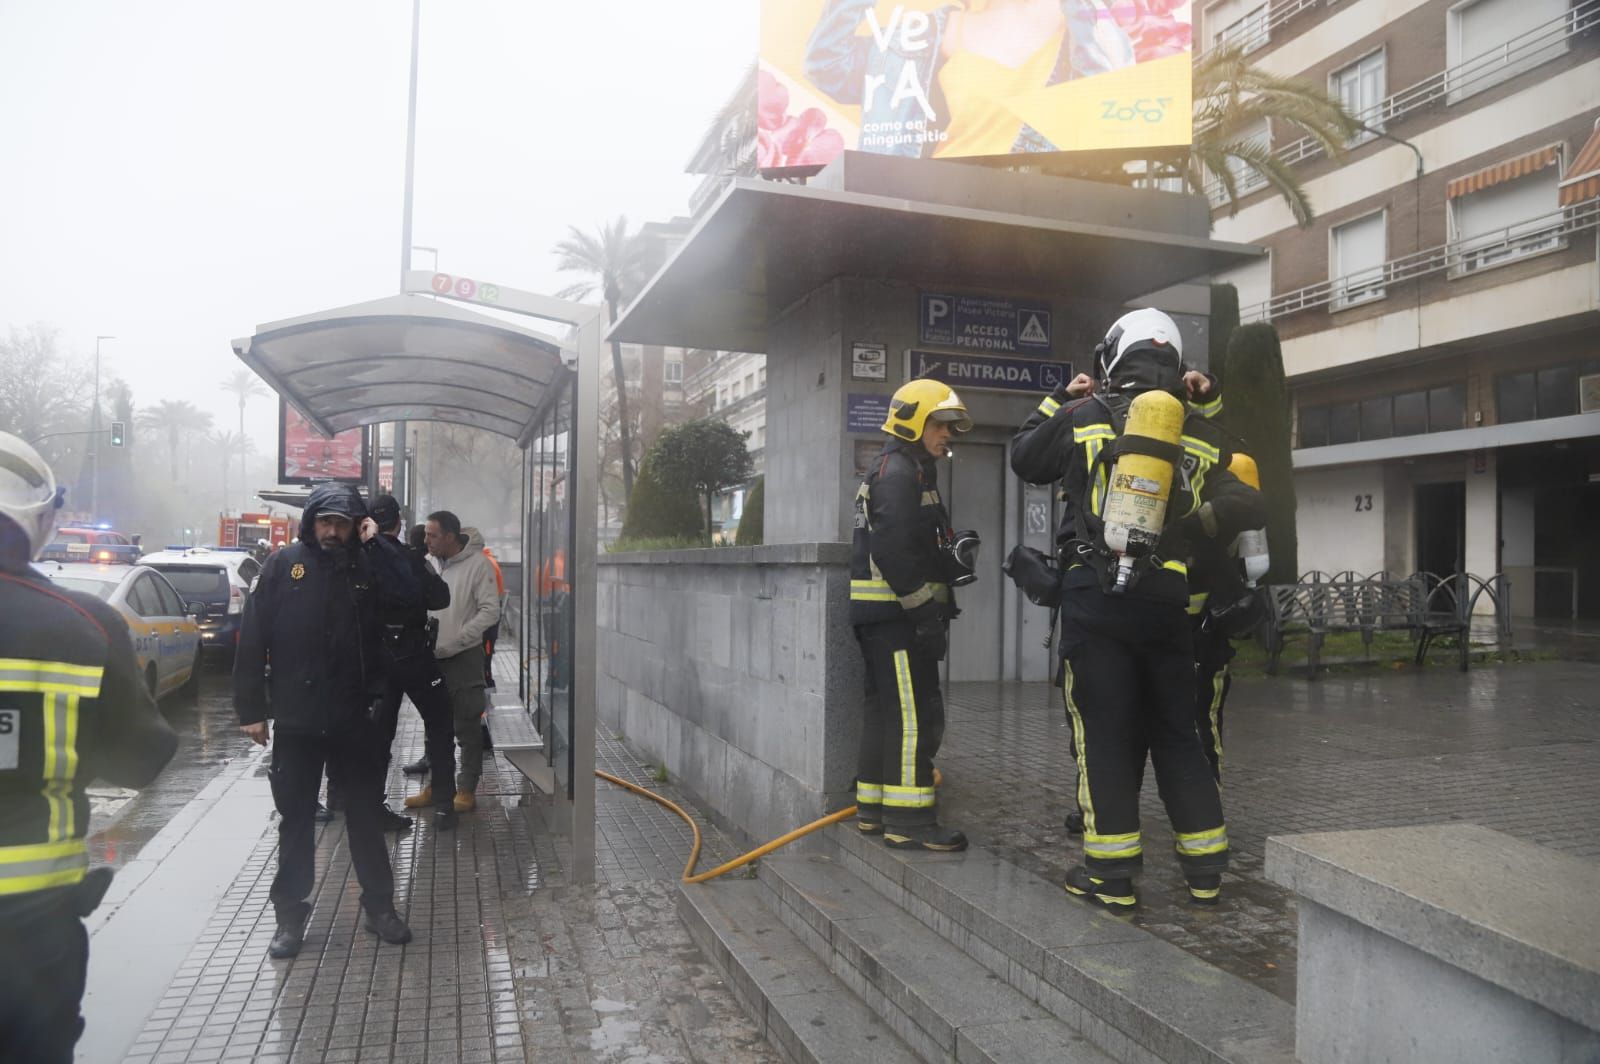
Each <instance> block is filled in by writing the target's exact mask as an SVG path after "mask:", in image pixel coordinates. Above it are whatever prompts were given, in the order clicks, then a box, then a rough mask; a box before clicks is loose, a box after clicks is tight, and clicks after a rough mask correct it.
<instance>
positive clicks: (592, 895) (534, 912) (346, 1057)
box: [126, 709, 778, 1064]
mask: <svg viewBox="0 0 1600 1064" xmlns="http://www.w3.org/2000/svg"><path fill="white" fill-rule="evenodd" d="M420 747H421V724H420V721H418V719H417V717H416V715H415V714H414V713H412V712H411V711H410V710H409V709H407V710H405V711H404V712H403V718H402V735H401V739H400V741H399V742H398V743H397V744H396V752H397V764H396V766H395V768H394V769H393V771H392V774H391V777H390V781H389V794H390V799H391V802H392V803H394V804H398V801H399V798H400V797H402V796H403V795H404V794H406V793H409V792H410V791H413V790H415V789H416V784H415V783H414V782H412V781H408V780H406V779H405V778H404V777H402V776H401V774H400V772H399V767H398V762H399V761H400V760H401V759H402V758H403V757H404V755H405V752H406V751H411V750H417V749H420ZM600 763H601V767H602V768H605V769H606V770H607V771H610V772H612V773H614V774H616V775H619V776H621V777H623V778H627V779H631V780H633V781H634V782H639V783H642V784H643V785H645V786H650V787H653V788H655V789H657V790H659V791H661V792H663V793H665V794H666V795H667V796H668V797H672V798H674V799H675V800H678V801H679V803H680V804H683V799H682V797H681V796H680V795H677V794H675V793H674V791H675V789H674V788H672V787H670V786H664V785H661V784H657V783H654V782H652V781H651V777H650V769H649V767H648V766H645V765H642V764H640V763H639V762H638V761H637V760H636V759H635V758H633V757H632V756H631V755H630V754H629V753H628V751H627V750H626V749H625V748H624V747H623V746H622V745H621V744H620V743H617V742H615V741H612V740H610V739H608V738H604V737H602V739H601V741H600ZM523 788H524V783H523V780H522V777H521V776H520V775H519V774H518V773H517V772H516V770H515V769H513V768H512V767H511V766H510V765H508V764H507V763H506V762H505V761H504V760H503V759H502V758H500V757H498V756H496V757H494V758H493V759H492V763H491V761H486V762H485V765H484V777H483V782H482V785H481V788H480V790H479V792H478V794H479V809H478V811H477V812H476V813H474V814H471V815H467V816H463V817H462V818H461V825H460V827H459V828H458V829H457V830H456V831H455V832H454V833H443V834H436V833H435V832H434V831H433V830H432V828H431V826H429V825H427V824H422V823H419V825H418V826H417V828H416V829H415V830H414V831H413V832H412V833H411V834H409V835H406V836H401V837H399V838H398V839H397V840H396V841H395V842H394V843H393V844H392V847H391V852H392V856H393V861H394V867H395V882H396V894H397V896H396V903H397V907H398V909H399V910H400V912H401V914H402V915H403V916H405V917H406V919H407V920H408V921H409V922H410V924H411V926H412V929H413V931H414V932H415V934H416V939H415V941H413V942H412V943H411V944H410V945H409V946H406V947H404V948H396V947H392V946H386V945H382V944H381V943H379V941H378V940H377V938H376V937H375V936H373V935H372V934H370V933H368V932H367V931H365V930H363V929H362V928H361V927H360V912H359V901H358V897H359V887H358V885H357V884H356V882H355V878H354V875H353V873H352V871H351V867H350V862H349V858H348V853H347V850H346V847H345V835H344V824H343V819H342V818H340V819H338V820H336V821H335V822H334V823H332V824H330V825H328V826H327V827H326V828H324V829H323V830H322V831H321V834H320V837H319V839H318V846H317V854H318V856H317V867H318V881H317V887H316V894H315V897H314V899H313V903H314V910H313V913H312V916H311V920H310V923H309V925H308V928H307V935H306V946H305V949H304V951H303V952H302V953H301V954H300V956H298V957H296V958H294V959H293V960H290V961H273V960H270V959H268V958H267V956H266V947H267V942H268V940H269V939H270V938H271V936H272V931H273V918H272V915H271V913H272V910H271V906H270V904H269V903H268V900H267V893H268V890H269V888H270V885H271V882H272V877H273V874H274V873H275V871H276V825H275V823H274V824H262V825H260V827H261V830H262V835H261V839H260V841H259V843H258V844H257V845H256V847H255V850H254V852H253V853H252V855H251V856H250V858H249V860H248V862H247V863H246V865H245V867H244V868H243V870H242V871H241V872H240V874H239V876H238V877H237V879H236V880H235V881H234V883H233V885H232V888H231V889H230V890H229V891H228V892H227V894H226V896H225V898H224V899H223V902H222V904H221V905H220V906H219V907H218V908H217V910H216V911H215V913H214V914H213V915H212V917H211V919H210V921H209V923H208V925H207V927H206V929H205V931H204V933H203V934H202V935H201V937H200V939H199V941H198V942H196V943H195V944H194V947H193V949H192V950H191V951H190V953H189V955H188V957H187V959H186V960H185V961H184V963H183V964H182V966H181V968H180V969H179V971H178V974H177V977H176V978H175V979H174V980H173V981H172V983H171V985H170V986H169V987H168V988H167V991H166V993H165V995H164V996H163V997H162V998H161V1001H160V1004H159V1006H158V1007H157V1008H156V1009H155V1010H154V1012H153V1013H151V1015H150V1016H149V1019H148V1020H147V1021H146V1023H145V1025H144V1028H143V1030H142V1031H141V1032H140V1033H139V1035H138V1037H137V1039H136V1041H135V1043H134V1046H133V1048H132V1050H131V1051H130V1054H129V1055H128V1056H127V1057H126V1059H127V1060H129V1061H133V1062H136V1064H151V1062H154V1064H169V1062H171V1064H177V1062H193V1064H202V1062H211V1061H225V1060H226V1061H232V1060H256V1061H263V1062H268V1061H280V1062H290V1061H293V1062H329V1064H332V1062H342V1061H359V1062H366V1061H400V1062H418V1064H420V1062H424V1061H426V1062H436V1061H459V1062H462V1064H467V1062H474V1064H475V1062H484V1064H487V1062H491V1061H524V1060H538V1061H541V1062H543V1061H623V1060H627V1061H688V1060H696V1061H728V1062H734V1061H739V1062H743V1061H758V1062H759V1061H775V1060H777V1059H778V1058H777V1057H776V1056H775V1055H774V1054H773V1053H772V1051H771V1050H770V1049H769V1047H768V1046H767V1045H766V1043H765V1042H764V1041H763V1040H762V1038H761V1036H760V1034H759V1033H758V1031H757V1029H756V1028H755V1027H754V1026H753V1025H752V1024H751V1023H750V1022H749V1020H748V1019H747V1018H746V1017H745V1015H744V1013H743V1012H742V1011H741V1010H740V1008H739V1006H738V1004H737V1002H736V1001H735V1000H734V998H733V997H732V995H731V994H730V993H729V992H728V991H727V989H726V988H725V987H724V986H723V985H722V983H721V981H720V977H719V976H718V974H717V973H716V971H715V970H714V969H713V968H712V967H711V966H710V964H709V963H708V962H707V960H706V958H705V957H704V956H703V955H701V954H700V952H699V951H698V950H697V949H696V948H695V947H694V946H693V944H692V943H691V942H690V940H689V937H688V934H687V932H686V931H685V930H684V928H683V926H682V924H681V922H680V921H679V919H678V916H677V910H676V906H675V891H676V880H677V877H678V875H679V873H680V872H681V871H682V867H683V860H684V858H685V857H686V856H687V854H688V850H689V831H688V828H687V827H686V826H685V825H683V824H682V822H681V821H679V820H678V819H677V818H676V817H673V816H672V815H671V814H670V813H668V812H667V811H666V810H663V809H660V808H659V807H658V806H655V805H654V804H653V803H649V802H647V801H645V800H644V799H641V798H638V797H636V796H633V795H629V794H626V793H624V792H621V791H620V790H618V789H616V788H613V787H610V786H608V785H606V784H604V783H602V784H600V793H599V795H598V799H597V801H598V807H599V825H598V843H599V869H600V878H601V880H602V882H601V883H600V884H599V886H597V887H576V886H570V885H567V884H566V883H565V882H564V879H563V876H562V873H561V859H560V858H561V855H560V852H559V847H558V846H557V845H556V844H555V843H554V842H552V840H551V838H550V836H549V835H547V834H543V833H535V832H531V831H530V830H529V827H528V824H527V819H526V811H525V810H524V809H522V808H519V807H518V799H519V796H520V795H521V794H522V793H523ZM701 829H702V831H704V832H705V833H706V854H705V858H704V862H707V863H706V864H705V866H706V867H710V864H709V862H720V861H722V860H725V859H726V858H727V857H728V856H730V855H731V852H730V850H729V847H728V845H727V843H726V841H725V840H724V839H723V838H722V837H721V836H720V835H719V834H717V833H716V831H715V830H714V829H712V828H711V827H710V826H709V825H707V824H705V823H702V824H701ZM391 838H393V837H391Z"/></svg>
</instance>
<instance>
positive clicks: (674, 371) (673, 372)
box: [662, 362, 683, 384]
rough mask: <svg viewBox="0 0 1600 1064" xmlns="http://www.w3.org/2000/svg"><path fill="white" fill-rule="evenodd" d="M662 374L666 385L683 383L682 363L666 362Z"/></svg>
mask: <svg viewBox="0 0 1600 1064" xmlns="http://www.w3.org/2000/svg"><path fill="white" fill-rule="evenodd" d="M662 373H663V376H662V379H663V380H665V381H666V382H667V383H668V384H682V383H683V363H682V362H668V363H666V364H665V368H664V369H663V371H662Z"/></svg>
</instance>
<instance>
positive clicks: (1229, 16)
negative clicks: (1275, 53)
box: [1205, 0, 1271, 52]
mask: <svg viewBox="0 0 1600 1064" xmlns="http://www.w3.org/2000/svg"><path fill="white" fill-rule="evenodd" d="M1267 17H1268V5H1267V4H1266V3H1265V2H1256V3H1252V2H1250V0H1222V2H1221V3H1219V4H1212V5H1211V6H1210V7H1208V8H1206V14H1205V26H1206V40H1207V45H1206V47H1207V48H1215V47H1217V46H1218V45H1225V44H1239V45H1243V46H1244V50H1245V51H1246V52H1253V51H1255V50H1256V49H1257V48H1260V47H1261V46H1262V45H1264V44H1266V43H1267V42H1268V41H1269V40H1271V32H1270V30H1269V29H1268V26H1267Z"/></svg>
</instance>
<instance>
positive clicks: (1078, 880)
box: [1062, 865, 1139, 912]
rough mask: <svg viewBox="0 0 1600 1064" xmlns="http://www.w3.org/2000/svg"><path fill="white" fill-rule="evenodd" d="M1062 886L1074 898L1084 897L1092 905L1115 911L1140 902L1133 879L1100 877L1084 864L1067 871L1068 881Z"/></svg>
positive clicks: (1123, 909)
mask: <svg viewBox="0 0 1600 1064" xmlns="http://www.w3.org/2000/svg"><path fill="white" fill-rule="evenodd" d="M1062 887H1063V888H1064V889H1065V890H1066V892H1067V893H1068V894H1071V895H1072V896H1073V897H1074V898H1082V899H1083V900H1084V901H1086V902H1088V903H1089V904H1090V905H1098V906H1100V907H1101V908H1103V909H1111V910H1112V911H1114V912H1120V911H1126V910H1128V909H1132V908H1134V907H1135V906H1136V905H1138V904H1139V896H1138V895H1137V894H1135V893H1134V892H1133V880H1131V879H1100V878H1098V877H1096V876H1091V875H1090V874H1089V870H1088V869H1087V868H1084V867H1083V866H1082V865H1079V866H1078V867H1077V868H1074V869H1073V870H1072V871H1070V872H1068V873H1067V881H1066V882H1065V883H1063V884H1062Z"/></svg>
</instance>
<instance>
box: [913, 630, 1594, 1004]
mask: <svg viewBox="0 0 1600 1064" xmlns="http://www.w3.org/2000/svg"><path fill="white" fill-rule="evenodd" d="M1597 688H1600V666H1597V665H1592V664H1586V663H1577V662H1565V661H1562V662H1534V663H1525V664H1517V665H1503V666H1487V667H1481V668H1474V669H1473V670H1472V671H1470V672H1467V673H1460V672H1457V671H1455V670H1454V669H1449V668H1441V667H1430V668H1425V669H1414V668H1404V669H1401V670H1398V671H1392V670H1387V669H1373V670H1367V671H1362V672H1357V673H1341V674H1337V675H1331V676H1325V677H1323V678H1321V679H1319V680H1317V681H1316V682H1314V683H1308V682H1307V681H1305V680H1303V679H1295V678H1290V677H1279V678H1277V679H1267V678H1258V679H1244V680H1240V681H1238V682H1236V683H1235V684H1234V688H1233V692H1232V695H1231V696H1230V698H1229V701H1228V707H1227V716H1226V724H1225V744H1226V749H1225V760H1224V777H1223V784H1224V786H1223V795H1222V798H1223V807H1224V811H1225V813H1226V816H1227V821H1228V836H1229V840H1230V842H1231V844H1232V857H1233V867H1232V871H1231V872H1230V873H1229V875H1227V876H1226V877H1225V878H1224V898H1223V903H1222V904H1221V905H1220V906H1219V907H1218V908H1217V909H1214V910H1208V909H1197V908H1196V907H1194V906H1192V905H1190V904H1189V903H1188V901H1187V897H1186V892H1185V888H1184V885H1183V880H1182V877H1181V875H1180V874H1179V872H1178V867H1177V860H1176V858H1175V857H1173V856H1172V835H1171V831H1170V829H1169V827H1168V824H1167V820H1166V813H1165V810H1164V809H1163V808H1162V806H1161V802H1160V799H1159V796H1158V795H1157V793H1156V786H1155V779H1154V772H1153V770H1150V769H1149V768H1148V767H1147V769H1146V773H1145V786H1144V792H1143V804H1142V820H1143V831H1144V835H1145V838H1144V850H1145V871H1144V874H1143V875H1142V876H1141V877H1139V879H1138V881H1137V887H1138V890H1139V893H1140V900H1141V906H1142V907H1141V910H1140V911H1139V913H1138V914H1137V915H1135V916H1133V917H1132V919H1133V920H1134V922H1135V923H1137V924H1139V925H1140V926H1142V927H1144V928H1145V929H1146V930H1148V931H1150V932H1151V933H1152V934H1155V935H1158V936H1160V937H1161V938H1164V939H1166V940H1167V941H1169V942H1172V943H1173V944H1175V945H1178V946H1180V947H1182V948H1184V949H1187V950H1189V951H1190V952H1192V953H1194V954H1196V955H1198V956H1200V957H1202V958H1204V959H1205V960H1207V961H1210V962H1211V963H1213V964H1216V965H1218V966H1219V967H1221V968H1224V969H1226V970H1227V971H1229V972H1231V973H1233V974H1235V975H1238V976H1241V977H1243V978H1245V979H1248V980H1250V981H1251V982H1254V983H1256V984H1257V985H1259V986H1262V987H1264V988H1265V989H1267V990H1269V991H1271V992H1272V993H1274V994H1277V995H1278V996H1279V997H1282V998H1284V999H1286V1000H1290V1001H1292V1000H1294V994H1295V951H1296V946H1297V941H1298V937H1297V919H1298V918H1297V913H1296V909H1295V902H1294V898H1293V896H1292V895H1290V894H1288V893H1287V892H1285V891H1284V890H1283V889H1282V888H1280V887H1278V886H1276V885H1275V884H1272V883H1270V882H1268V881H1267V880H1266V879H1265V878H1264V876H1263V874H1262V859H1263V855H1264V852H1265V845H1266V839H1267V836H1269V835H1289V834H1296V833H1300V832H1314V831H1343V830H1357V829H1363V828H1383V827H1395V826H1400V825H1406V824H1426V823H1438V822H1448V821H1469V822H1473V823H1477V824H1482V825H1484V826H1486V827H1490V828H1494V829H1495V830H1497V831H1503V832H1506V833H1508V834H1511V835H1516V836H1519V837H1521V838H1525V839H1528V840H1530V841H1532V842H1536V843H1539V844H1541V845H1545V846H1551V847H1553V848H1555V849H1559V850H1563V851H1565V852H1567V853H1572V854H1575V855H1577V856H1581V857H1587V858H1591V859H1600V818H1597V817H1596V816H1595V810H1596V809H1600V700H1597V699H1596V698H1595V691H1596V689H1597ZM946 702H947V717H948V729H947V732H946V736H945V744H944V749H943V750H942V751H941V753H940V757H939V766H940V768H941V770H942V771H943V772H944V784H943V786H942V788H941V790H940V803H941V805H942V807H943V809H944V817H945V819H947V820H948V821H949V822H950V823H951V824H953V825H955V826H958V827H960V828H962V829H964V830H965V831H966V832H967V834H968V835H969V836H971V837H972V840H973V842H974V843H976V844H978V845H981V846H984V847H986V848H988V849H990V850H992V851H994V852H996V853H997V854H999V855H1000V856H1002V857H1004V858H1005V859H1007V860H1009V861H1011V862H1013V863H1015V864H1017V865H1020V866H1021V867H1023V868H1026V869H1028V870H1029V871H1031V872H1034V873H1035V874H1037V875H1041V876H1044V877H1045V878H1047V879H1050V880H1052V881H1054V882H1060V881H1061V880H1062V879H1063V878H1064V876H1065V874H1066V872H1067V870H1068V869H1070V868H1071V867H1073V866H1074V865H1076V864H1078V863H1079V862H1080V861H1081V857H1082V847H1081V843H1080V840H1078V839H1074V838H1071V837H1069V836H1068V835H1067V834H1066V831H1065V829H1064V827H1063V819H1064V818H1065V816H1066V814H1067V812H1068V811H1069V810H1070V809H1072V808H1073V807H1074V805H1075V803H1074V795H1075V793H1076V787H1077V773H1076V770H1075V768H1074V765H1073V762H1072V760H1071V758H1070V757H1069V756H1068V753H1067V738H1068V727H1067V724H1066V720H1065V714H1064V712H1063V710H1062V706H1061V696H1060V693H1059V692H1058V691H1057V690H1056V689H1055V688H1054V687H1052V686H1050V685H1047V684H956V685H954V686H953V689H952V690H951V691H950V692H948V694H947V697H946ZM1063 904H1074V903H1073V902H1071V901H1069V900H1067V899H1066V898H1065V895H1063Z"/></svg>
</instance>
